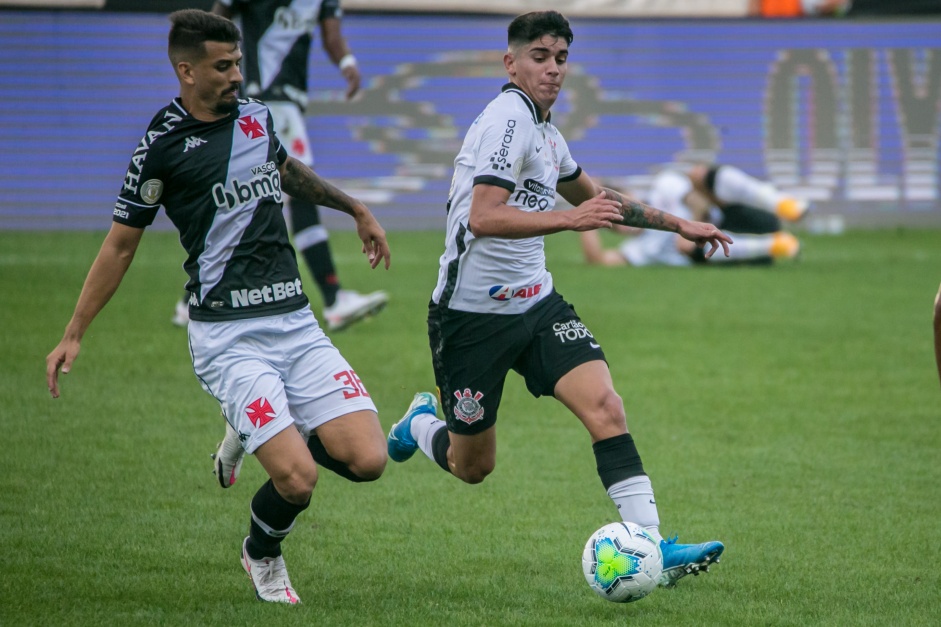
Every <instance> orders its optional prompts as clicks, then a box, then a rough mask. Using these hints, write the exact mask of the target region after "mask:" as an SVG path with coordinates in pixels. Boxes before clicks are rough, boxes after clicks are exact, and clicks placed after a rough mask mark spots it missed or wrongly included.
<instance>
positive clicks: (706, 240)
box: [677, 220, 733, 259]
mask: <svg viewBox="0 0 941 627" xmlns="http://www.w3.org/2000/svg"><path fill="white" fill-rule="evenodd" d="M677 232H678V233H679V234H680V235H681V236H682V237H683V238H685V239H688V240H689V241H691V242H693V243H695V244H696V245H697V246H701V247H703V248H705V247H706V244H709V245H710V248H709V250H707V251H706V259H708V258H709V257H712V255H713V254H715V252H716V251H717V250H718V249H719V246H722V251H723V252H724V253H725V256H726V257H728V256H729V244H732V243H733V242H732V238H731V237H729V236H728V235H726V234H725V233H723V232H722V231H720V230H719V228H718V227H717V226H715V225H714V224H709V223H708V222H691V221H689V220H684V221H683V222H681V223H680V229H679V231H677Z"/></svg>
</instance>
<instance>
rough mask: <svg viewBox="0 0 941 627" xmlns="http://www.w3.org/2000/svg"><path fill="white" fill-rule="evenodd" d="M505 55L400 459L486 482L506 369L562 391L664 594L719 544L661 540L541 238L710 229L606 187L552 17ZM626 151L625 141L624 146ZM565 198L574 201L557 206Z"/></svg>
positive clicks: (527, 22) (405, 422) (471, 136)
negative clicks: (561, 112)
mask: <svg viewBox="0 0 941 627" xmlns="http://www.w3.org/2000/svg"><path fill="white" fill-rule="evenodd" d="M507 35H508V37H507V38H508V50H507V52H506V54H505V55H504V57H503V61H504V66H505V68H506V71H507V74H508V75H509V79H510V82H509V83H508V84H506V85H504V86H503V89H502V92H501V93H500V94H499V95H498V96H497V97H496V98H494V99H493V100H492V101H491V102H490V104H489V105H487V107H486V109H485V110H484V111H483V113H481V114H480V115H479V116H478V117H477V119H476V120H475V121H474V123H473V124H472V125H471V128H470V130H468V132H467V135H466V137H465V139H464V145H463V147H462V148H461V151H460V153H459V154H458V155H457V158H456V159H455V161H454V177H453V179H452V181H451V190H450V197H449V199H448V226H447V238H446V247H445V252H444V254H442V256H441V259H440V267H439V271H438V283H437V286H436V287H435V290H434V292H433V295H432V302H431V304H430V305H429V313H428V335H429V340H430V344H431V351H432V363H433V367H434V372H435V380H436V383H437V385H438V389H439V392H440V401H441V405H442V410H443V414H444V420H439V419H438V418H437V404H438V401H437V399H436V398H435V396H434V395H433V394H431V393H428V392H419V393H418V394H416V395H415V398H414V400H413V401H412V404H411V405H410V406H409V408H408V411H407V412H406V414H405V416H404V417H403V418H402V419H401V420H400V421H399V422H397V423H396V424H395V425H394V426H393V427H392V429H391V431H390V432H389V437H388V448H389V456H390V457H391V458H392V459H393V460H394V461H397V462H404V461H405V460H407V459H409V458H410V457H411V456H412V455H413V454H414V453H415V451H416V450H419V449H420V450H421V451H422V452H423V453H424V454H425V455H427V456H428V458H429V459H431V460H432V461H434V462H435V463H436V464H437V465H438V466H440V467H441V468H442V469H443V470H444V471H446V472H449V473H451V474H453V475H454V476H455V477H457V478H459V479H460V480H462V481H464V482H466V483H472V484H473V483H480V482H481V481H483V480H484V479H485V478H486V477H487V475H489V474H490V473H491V472H492V471H493V469H494V466H495V465H496V446H497V439H496V421H497V411H498V409H499V407H500V399H501V396H502V393H503V386H504V382H505V380H506V377H507V375H508V374H509V371H510V369H513V370H516V371H517V372H519V373H520V374H521V375H523V377H524V378H525V380H526V385H527V388H528V389H529V391H530V392H531V393H532V394H533V395H534V396H537V397H538V396H553V397H555V398H556V399H558V400H559V401H560V402H562V403H563V404H564V405H565V406H566V407H567V408H569V410H571V412H572V413H573V414H575V416H576V417H578V419H579V420H580V421H581V422H582V423H583V424H584V426H585V428H586V429H587V430H588V432H589V434H590V436H591V441H592V448H593V449H594V453H595V460H596V462H597V471H598V475H599V477H600V479H601V482H602V485H604V487H605V489H606V490H607V492H608V495H609V497H610V498H611V499H612V501H613V502H614V503H615V505H616V506H617V508H618V510H619V514H620V516H621V517H622V519H623V520H627V521H632V522H635V523H637V524H640V525H641V526H643V527H645V528H646V529H647V531H648V532H649V533H650V534H651V535H652V536H653V537H655V538H656V539H657V540H658V541H660V547H661V550H662V552H663V563H664V575H663V579H662V580H661V583H662V585H665V586H670V585H673V584H674V583H675V582H676V581H677V580H678V579H679V578H681V577H683V576H685V575H687V574H689V573H693V572H695V573H698V572H699V571H700V570H706V569H708V567H709V565H710V564H711V563H712V562H714V561H716V560H717V559H718V558H719V555H720V554H721V553H722V551H723V549H724V547H723V545H722V543H721V542H706V543H703V544H695V545H693V544H677V543H676V538H673V539H671V540H663V538H662V537H661V535H660V531H659V526H660V519H659V515H658V513H657V505H656V503H655V500H654V495H653V487H652V486H651V483H650V479H649V478H648V477H647V474H646V472H645V471H644V467H643V464H642V463H641V459H640V454H639V453H638V451H637V447H636V446H635V444H634V440H633V437H632V436H631V435H630V434H629V433H628V431H627V423H626V419H625V412H624V404H623V402H622V400H621V397H620V396H618V394H617V392H615V390H614V384H613V382H612V380H611V373H610V371H609V370H608V364H607V362H606V361H605V356H604V353H603V352H602V350H601V346H600V345H599V344H598V342H597V339H596V338H595V337H594V336H593V335H592V334H591V332H590V331H589V330H588V328H587V327H586V326H585V325H584V324H583V323H582V321H581V320H580V318H579V317H578V316H577V315H576V313H575V311H574V309H572V307H571V305H569V304H568V303H567V302H565V300H564V299H563V298H562V296H561V295H560V294H559V293H558V292H556V291H555V289H554V288H553V282H552V275H551V274H550V273H549V272H548V271H547V270H546V258H545V250H544V242H543V236H545V235H549V234H551V233H558V232H560V231H588V230H593V229H599V228H608V227H610V226H611V225H612V224H617V223H623V224H627V225H629V226H637V227H643V228H653V229H663V230H666V231H670V232H671V234H672V233H679V234H680V235H681V236H683V237H685V238H687V239H689V240H690V241H692V242H694V243H695V244H696V245H699V246H705V245H706V244H708V245H709V246H711V249H710V252H709V253H707V254H711V253H712V252H714V251H715V250H716V249H717V248H719V247H720V246H721V247H722V248H724V249H725V252H726V254H728V244H729V243H730V242H731V239H730V238H729V237H728V236H727V235H725V234H723V233H722V232H721V231H720V230H719V229H717V228H716V227H715V226H713V225H711V224H705V223H702V222H693V221H689V220H685V219H683V218H679V217H676V216H673V215H670V214H667V213H664V212H662V211H658V210H657V209H654V208H652V207H648V206H647V205H644V204H643V203H639V202H635V201H632V200H630V199H628V198H625V197H623V196H622V195H621V194H619V193H618V192H617V191H615V190H612V189H605V188H601V187H599V186H598V185H596V184H595V182H594V181H593V180H592V179H591V178H590V177H589V176H588V175H587V174H586V173H585V172H583V171H582V169H581V168H580V167H579V166H578V165H577V164H576V162H575V160H574V159H573V158H572V155H571V154H570V153H569V149H568V146H567V144H566V142H565V139H564V138H563V137H562V135H561V134H560V133H559V131H558V129H557V128H556V127H555V126H554V125H553V124H552V123H551V121H550V115H551V114H550V112H549V109H550V107H552V105H553V104H554V103H555V101H556V98H557V97H558V95H559V92H560V90H561V88H562V83H563V80H564V79H565V74H566V71H567V69H568V65H567V61H568V51H569V44H570V43H571V42H572V31H571V28H570V27H569V23H568V21H567V20H566V19H565V18H564V17H563V16H562V15H561V14H559V13H557V12H555V11H544V12H534V13H527V14H525V15H521V16H519V17H517V18H516V19H514V20H513V21H512V23H511V24H510V25H509V28H508V32H507ZM624 149H625V150H629V149H630V147H629V146H625V147H624ZM556 192H558V193H559V194H560V195H561V196H562V197H563V198H565V200H567V201H568V202H569V203H571V205H572V207H573V208H572V209H570V210H567V211H553V208H554V206H555V199H556Z"/></svg>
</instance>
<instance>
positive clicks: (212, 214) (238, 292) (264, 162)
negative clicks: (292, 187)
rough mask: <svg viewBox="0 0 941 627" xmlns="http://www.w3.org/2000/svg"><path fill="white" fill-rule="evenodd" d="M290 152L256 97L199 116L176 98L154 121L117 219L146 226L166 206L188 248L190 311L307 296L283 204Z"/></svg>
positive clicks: (218, 316) (291, 301) (262, 307)
mask: <svg viewBox="0 0 941 627" xmlns="http://www.w3.org/2000/svg"><path fill="white" fill-rule="evenodd" d="M285 159H287V152H286V151H285V149H284V147H283V146H282V145H281V142H280V141H279V140H278V138H277V136H276V135H275V132H274V127H273V124H272V122H271V116H270V115H269V113H268V108H267V107H266V106H265V105H264V104H263V103H261V102H258V101H257V100H252V99H245V100H239V106H238V109H237V110H236V111H234V112H233V113H232V114H230V115H228V116H227V117H225V118H223V119H221V120H217V121H215V122H202V121H200V120H197V119H196V118H194V117H193V116H191V115H189V113H187V111H186V110H185V109H184V108H183V105H182V103H181V102H180V99H179V98H176V99H174V100H173V101H172V102H171V103H170V104H169V105H168V106H166V107H164V108H163V109H161V110H160V112H158V113H157V115H156V116H154V119H153V120H152V121H151V123H150V126H149V127H148V129H147V133H146V134H145V135H144V138H143V139H142V140H141V142H140V144H138V146H137V149H136V150H135V151H134V155H133V156H132V157H131V164H130V166H129V167H128V170H127V175H126V176H125V179H124V186H123V187H122V188H121V192H120V194H119V195H118V201H117V203H116V204H115V206H114V221H115V222H119V223H121V224H125V225H128V226H131V227H136V228H144V227H146V226H148V225H150V224H151V223H152V222H153V221H154V218H155V217H156V215H157V211H158V209H159V208H160V207H161V206H163V207H164V209H165V211H166V213H167V217H169V218H170V220H171V221H172V222H173V224H174V225H175V226H176V228H177V230H179V232H180V243H181V244H182V245H183V248H184V249H186V252H187V254H188V257H187V259H186V263H184V264H183V268H184V269H185V270H186V273H187V274H188V275H189V281H187V283H186V290H187V291H188V292H189V294H190V299H189V305H190V318H192V319H193V320H203V321H219V320H237V319H241V318H254V317H257V316H268V315H273V314H279V313H285V312H288V311H293V310H295V309H300V308H301V307H303V306H305V305H306V304H307V302H308V301H307V296H305V295H304V292H303V290H302V289H301V280H300V272H299V271H298V267H297V259H296V257H295V255H294V248H293V247H292V246H291V244H290V241H289V239H288V230H287V226H286V224H285V222H284V216H283V214H282V212H281V208H282V203H281V201H282V193H281V175H280V173H279V172H278V166H279V165H280V164H282V163H284V161H285Z"/></svg>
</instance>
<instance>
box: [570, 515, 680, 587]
mask: <svg viewBox="0 0 941 627" xmlns="http://www.w3.org/2000/svg"><path fill="white" fill-rule="evenodd" d="M582 570H583V571H584V572H585V580H586V581H587V582H588V585H589V586H591V589H592V590H594V591H595V592H596V593H598V596H600V597H601V598H602V599H607V600H608V601H614V602H615V603H631V602H632V601H637V600H639V599H643V598H644V597H645V596H647V595H648V594H650V593H651V592H653V590H654V588H656V587H657V579H658V578H659V577H660V573H661V572H663V555H662V554H661V553H660V543H659V542H657V541H656V540H654V538H653V537H652V536H651V535H650V534H649V533H647V532H646V531H645V530H644V528H643V527H641V526H639V525H635V524H634V523H632V522H618V523H611V524H608V525H605V526H604V527H602V528H601V529H599V530H598V531H596V532H594V533H593V534H591V537H590V538H588V542H587V543H586V544H585V550H584V551H583V552H582Z"/></svg>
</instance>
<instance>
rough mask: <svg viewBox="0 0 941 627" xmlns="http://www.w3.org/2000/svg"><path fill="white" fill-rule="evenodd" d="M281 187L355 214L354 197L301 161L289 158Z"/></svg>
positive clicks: (297, 196) (292, 193)
mask: <svg viewBox="0 0 941 627" xmlns="http://www.w3.org/2000/svg"><path fill="white" fill-rule="evenodd" d="M281 189H282V190H283V191H284V192H285V193H287V194H288V195H289V196H294V197H295V198H302V199H304V200H307V201H309V202H312V203H314V204H316V205H325V206H327V207H332V208H333V209H338V210H340V211H343V212H344V213H348V214H350V215H353V205H352V202H351V201H352V199H351V198H350V197H349V196H347V195H346V194H344V193H343V192H342V191H340V190H339V189H338V188H336V187H334V186H333V185H331V184H330V183H328V182H327V181H325V180H323V179H322V178H320V177H319V176H317V174H316V173H315V172H314V171H313V170H311V169H310V168H308V167H307V166H305V165H304V164H303V163H301V162H300V161H297V160H295V159H289V160H288V162H287V165H286V166H285V168H284V176H283V177H281Z"/></svg>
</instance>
